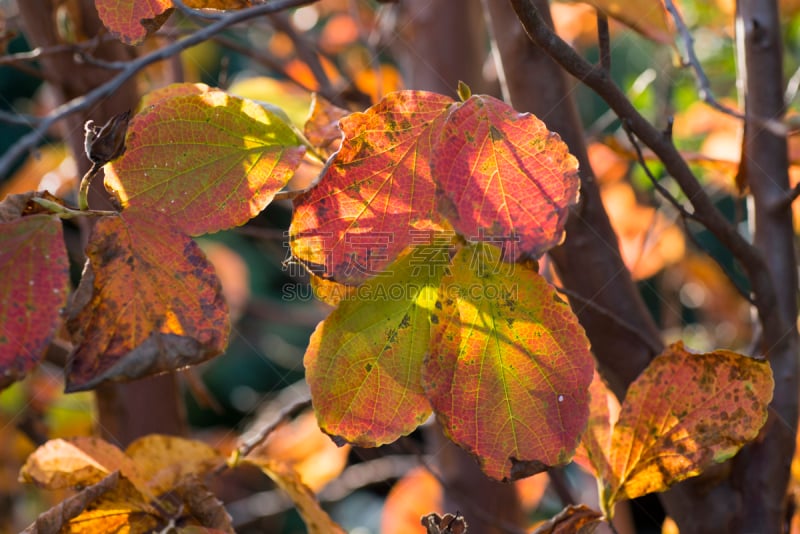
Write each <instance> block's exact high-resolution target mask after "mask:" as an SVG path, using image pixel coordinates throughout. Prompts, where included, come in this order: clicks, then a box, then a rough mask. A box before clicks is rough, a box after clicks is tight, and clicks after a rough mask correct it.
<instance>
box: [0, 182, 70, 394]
mask: <svg viewBox="0 0 800 534" xmlns="http://www.w3.org/2000/svg"><path fill="white" fill-rule="evenodd" d="M35 196H41V195H39V194H35V193H26V194H22V195H12V196H11V197H8V198H6V199H5V200H3V202H2V203H0V271H1V272H3V273H4V275H3V277H2V280H0V389H3V388H5V387H6V386H8V385H10V384H11V383H13V382H15V381H17V380H19V379H21V378H22V377H23V376H25V374H26V373H27V372H28V371H30V370H31V369H33V368H34V367H35V366H36V365H38V363H39V360H40V359H41V358H42V356H43V355H44V352H45V350H46V349H47V347H48V345H49V344H50V341H51V339H52V338H53V335H54V333H55V329H56V327H57V325H58V324H59V318H60V313H61V309H62V308H63V307H64V305H65V304H66V299H67V290H68V288H69V262H68V261H67V250H66V247H65V246H64V237H63V230H62V227H61V220H60V219H59V218H58V217H56V216H54V215H47V214H44V213H38V214H34V215H25V216H23V215H24V213H25V212H26V210H28V209H29V206H28V204H29V202H30V201H31V199H32V198H33V197H35ZM31 206H33V207H35V206H36V204H31Z"/></svg>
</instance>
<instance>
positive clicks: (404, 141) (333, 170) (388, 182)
mask: <svg viewBox="0 0 800 534" xmlns="http://www.w3.org/2000/svg"><path fill="white" fill-rule="evenodd" d="M452 103H453V100H452V99H451V98H449V97H446V96H443V95H438V94H435V93H428V92H424V91H398V92H395V93H390V94H388V95H386V97H385V98H384V99H383V100H381V102H380V103H378V104H377V105H375V106H373V107H371V108H369V109H368V110H367V111H366V112H364V113H354V114H352V115H350V116H348V117H345V118H343V119H342V120H341V121H340V127H341V129H342V131H343V132H344V141H342V147H341V149H340V150H339V152H338V153H337V154H336V156H335V158H334V159H333V162H332V164H331V166H330V167H329V169H328V171H327V172H326V174H325V176H324V177H323V178H322V180H321V181H320V183H319V185H317V187H315V188H314V189H312V190H311V191H310V192H308V193H306V194H304V195H302V196H300V197H298V198H297V199H296V201H295V211H294V215H293V217H292V225H291V228H290V234H291V246H292V253H293V254H294V256H295V257H296V258H298V259H299V260H301V261H302V262H304V263H305V264H306V265H308V266H309V267H310V268H311V269H312V271H314V272H315V273H316V274H318V275H320V276H324V277H331V278H333V279H335V280H336V281H338V282H342V283H348V284H352V285H356V284H358V283H360V282H362V281H364V280H365V279H366V278H368V277H369V276H372V275H374V274H376V273H378V272H380V271H382V270H383V269H384V268H385V267H386V266H387V265H389V264H390V263H391V262H392V261H394V260H395V259H396V258H397V257H398V255H399V254H400V253H401V252H402V251H403V250H404V249H405V248H406V247H407V246H409V245H412V244H414V239H415V235H416V234H415V232H416V233H418V232H420V231H422V232H425V231H428V230H438V229H441V226H440V225H439V224H438V223H437V220H438V219H439V217H438V215H437V214H436V195H435V185H434V183H433V180H432V178H431V170H430V165H429V160H430V158H431V157H432V154H433V152H432V151H433V149H434V145H435V144H436V143H437V140H438V131H439V129H440V127H441V121H442V118H443V116H444V113H445V111H446V110H447V108H448V106H449V105H450V104H452Z"/></svg>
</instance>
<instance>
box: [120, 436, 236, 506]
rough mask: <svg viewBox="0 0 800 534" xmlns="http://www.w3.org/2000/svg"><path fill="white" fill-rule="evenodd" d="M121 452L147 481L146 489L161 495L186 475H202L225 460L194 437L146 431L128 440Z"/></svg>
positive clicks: (180, 482)
mask: <svg viewBox="0 0 800 534" xmlns="http://www.w3.org/2000/svg"><path fill="white" fill-rule="evenodd" d="M125 454H126V455H127V456H128V457H129V458H130V459H131V460H132V461H133V462H134V463H135V464H136V467H137V470H138V473H139V474H140V476H141V477H142V478H143V479H145V480H146V481H147V489H148V490H149V491H150V492H152V493H153V494H154V495H161V494H163V493H166V492H167V491H170V490H172V489H173V488H175V487H177V486H179V485H181V484H182V483H183V481H184V480H185V479H186V478H187V477H189V476H197V477H202V476H203V475H204V474H205V473H208V472H209V471H211V470H212V469H215V468H216V467H219V466H221V465H223V464H224V463H225V458H224V457H223V456H222V455H221V454H220V453H219V452H217V451H216V450H215V449H213V448H211V447H209V446H208V445H206V444H205V443H203V442H201V441H196V440H190V439H184V438H179V437H176V436H164V435H160V434H150V435H148V436H144V437H141V438H139V439H137V440H136V441H134V442H133V443H131V444H130V445H129V446H128V448H127V449H126V450H125Z"/></svg>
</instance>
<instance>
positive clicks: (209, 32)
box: [0, 0, 318, 176]
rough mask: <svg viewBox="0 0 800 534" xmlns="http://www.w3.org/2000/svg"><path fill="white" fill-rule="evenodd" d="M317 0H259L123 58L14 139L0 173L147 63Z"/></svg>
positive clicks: (9, 169)
mask: <svg viewBox="0 0 800 534" xmlns="http://www.w3.org/2000/svg"><path fill="white" fill-rule="evenodd" d="M317 1H318V0H274V1H272V2H269V3H265V4H256V5H255V6H253V7H250V8H247V9H242V10H239V11H231V12H230V13H229V14H226V15H224V16H223V17H222V18H220V19H219V20H216V21H215V22H213V23H212V24H209V25H208V26H206V27H204V28H201V29H199V30H197V31H196V32H195V33H193V34H191V35H189V36H188V37H185V38H184V39H181V40H179V41H176V42H174V43H172V44H170V45H168V46H165V47H163V48H160V49H158V50H155V51H153V52H151V53H149V54H147V55H144V56H141V57H139V58H137V59H135V60H133V61H130V62H120V64H119V66H120V67H121V68H122V70H121V71H120V72H119V74H117V75H116V76H114V77H113V78H112V79H111V80H109V81H108V82H106V83H104V84H103V85H101V86H99V87H97V88H96V89H93V90H92V91H90V92H89V93H87V94H85V95H83V96H81V97H78V98H74V99H72V100H70V101H69V102H65V103H64V104H62V105H60V106H58V107H57V108H56V109H54V110H53V111H52V112H51V113H50V114H49V115H48V116H47V117H44V118H42V119H41V120H40V121H39V122H38V123H37V125H36V127H35V128H34V129H33V130H32V131H31V132H29V133H27V134H25V135H24V136H22V137H20V138H19V140H18V141H17V142H16V143H14V144H13V145H12V146H11V147H10V148H9V149H8V150H7V151H6V152H5V154H3V156H2V157H0V176H8V175H9V174H10V172H11V168H12V166H13V165H14V163H15V162H16V160H17V159H18V158H19V157H21V156H23V155H24V154H25V153H26V152H28V151H29V150H31V149H32V148H34V147H35V146H36V144H37V143H38V142H39V141H40V140H41V139H43V138H44V136H45V132H47V130H48V129H49V128H50V127H52V126H53V125H54V124H56V123H57V122H58V121H60V120H62V119H64V118H65V117H67V116H69V115H71V114H73V113H77V112H79V111H82V110H85V109H88V108H89V107H91V106H92V105H93V104H94V103H96V102H98V101H99V100H101V99H103V98H105V97H107V96H109V95H111V94H112V93H114V92H115V91H116V90H117V89H119V87H120V86H122V85H123V84H124V83H125V82H126V81H128V80H129V79H131V78H132V77H133V76H135V75H136V74H137V73H138V72H139V71H141V70H142V69H144V68H145V67H147V66H149V65H152V64H153V63H157V62H158V61H163V60H164V59H167V58H169V57H171V56H173V55H175V54H177V53H179V52H181V51H183V50H186V49H187V48H191V47H193V46H196V45H198V44H200V43H202V42H204V41H206V40H208V39H210V38H211V37H213V36H214V35H216V34H218V33H220V32H221V31H223V30H225V29H227V28H229V27H230V26H233V25H234V24H238V23H240V22H244V21H246V20H249V19H252V18H255V17H258V16H261V15H267V14H270V13H276V12H278V11H282V10H284V9H288V8H290V7H298V6H302V5H307V4H313V3H315V2H317ZM113 65H117V62H110V63H109V66H113Z"/></svg>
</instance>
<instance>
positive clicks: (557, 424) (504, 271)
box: [423, 243, 594, 480]
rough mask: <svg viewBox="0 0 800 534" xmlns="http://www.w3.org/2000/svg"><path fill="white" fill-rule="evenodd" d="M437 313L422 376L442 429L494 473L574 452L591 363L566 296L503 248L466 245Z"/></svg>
mask: <svg viewBox="0 0 800 534" xmlns="http://www.w3.org/2000/svg"><path fill="white" fill-rule="evenodd" d="M451 271H452V274H451V275H450V276H446V277H445V278H444V279H443V280H442V284H441V288H440V290H439V298H438V300H437V302H436V305H435V309H436V311H435V312H434V313H433V314H431V323H432V329H431V331H432V334H431V337H432V339H431V348H430V351H429V356H428V357H427V358H426V360H425V365H424V367H423V386H424V389H425V391H426V393H427V396H428V399H429V400H430V401H431V404H432V405H433V408H434V411H435V412H436V414H437V417H438V418H439V420H440V421H441V422H442V424H443V427H444V430H445V433H446V434H447V435H448V436H449V437H450V438H451V439H452V440H453V441H455V442H456V443H458V444H459V445H461V446H462V447H463V448H465V449H466V450H467V451H469V452H470V453H472V454H473V455H474V456H476V457H477V458H478V459H479V462H480V463H481V467H482V469H483V470H484V472H485V473H486V474H487V475H489V476H491V477H493V478H495V479H503V480H509V479H516V478H521V477H524V476H528V475H532V474H534V473H537V472H540V471H542V470H544V469H546V468H547V466H552V465H560V464H564V463H566V462H567V461H569V459H570V458H571V457H572V454H573V452H574V450H575V447H576V446H577V444H578V438H579V436H580V433H581V432H582V431H583V428H584V425H585V424H586V418H587V417H588V415H589V413H588V408H589V395H588V387H589V384H590V383H591V380H592V370H593V368H594V365H593V361H592V356H591V353H590V352H589V342H588V340H587V339H586V336H585V334H584V332H583V329H582V328H581V326H580V325H579V324H578V322H577V319H576V317H575V315H574V314H573V313H572V311H571V310H570V308H569V305H568V304H566V303H565V302H564V301H562V300H561V299H560V298H559V297H558V295H557V294H556V292H555V290H554V289H553V288H552V286H550V285H549V284H548V283H547V282H546V281H545V280H544V278H542V277H541V276H540V275H539V274H537V272H536V270H535V267H534V266H532V265H530V264H506V263H503V262H501V261H500V250H499V249H498V248H496V247H494V246H491V245H488V244H484V243H482V244H477V245H473V246H469V247H465V248H463V249H462V250H460V251H459V252H458V253H457V254H456V256H455V257H454V259H453V266H452V268H451Z"/></svg>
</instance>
